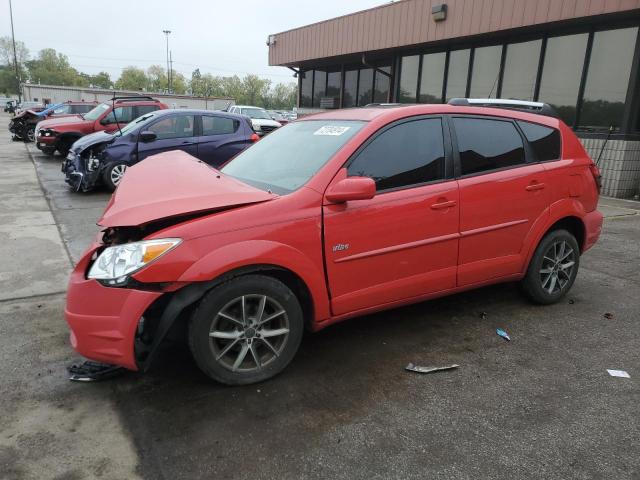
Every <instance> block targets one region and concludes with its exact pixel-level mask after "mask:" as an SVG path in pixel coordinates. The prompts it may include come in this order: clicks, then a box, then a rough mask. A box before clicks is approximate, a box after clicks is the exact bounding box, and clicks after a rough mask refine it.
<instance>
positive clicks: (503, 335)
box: [496, 328, 511, 342]
mask: <svg viewBox="0 0 640 480" xmlns="http://www.w3.org/2000/svg"><path fill="white" fill-rule="evenodd" d="M496 333H497V334H498V336H500V337H502V338H504V339H505V340H506V341H507V342H510V341H511V337H510V336H509V334H508V333H507V332H505V331H504V330H503V329H501V328H496Z"/></svg>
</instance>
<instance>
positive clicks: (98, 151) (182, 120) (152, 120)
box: [62, 109, 259, 192]
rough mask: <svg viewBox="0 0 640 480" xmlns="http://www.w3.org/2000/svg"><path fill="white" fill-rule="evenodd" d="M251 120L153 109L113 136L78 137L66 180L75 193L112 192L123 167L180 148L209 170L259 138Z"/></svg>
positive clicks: (69, 157)
mask: <svg viewBox="0 0 640 480" xmlns="http://www.w3.org/2000/svg"><path fill="white" fill-rule="evenodd" d="M258 138H259V137H258V136H257V135H256V133H255V132H254V131H253V128H252V127H251V120H250V119H249V118H248V117H245V116H242V115H234V114H231V113H226V112H218V111H215V112H214V111H210V110H182V109H179V110H175V109H173V110H157V111H154V112H151V113H148V114H145V115H142V116H141V117H138V118H136V119H135V120H133V121H131V122H130V123H129V124H127V125H126V126H125V127H123V128H122V129H121V130H119V131H118V130H116V131H115V132H113V133H106V132H96V133H92V134H90V135H86V136H84V137H82V138H80V139H78V140H77V141H76V142H75V143H74V144H73V145H72V146H71V149H70V150H69V154H68V155H67V157H66V159H65V160H64V162H63V164H62V172H63V173H64V174H65V176H66V178H65V181H66V182H67V183H68V184H69V185H70V186H71V187H72V188H73V189H75V190H76V191H83V192H86V191H89V190H91V189H93V188H94V187H95V186H96V185H99V184H103V185H105V186H106V187H107V188H108V189H109V190H112V191H113V190H115V188H116V187H117V186H118V184H119V183H120V180H121V179H122V176H123V175H124V172H125V170H126V169H127V167H130V166H131V165H134V164H136V163H138V162H140V161H142V160H144V159H145V158H147V157H149V156H151V155H155V154H157V153H161V152H166V151H170V150H183V151H185V152H187V153H189V154H191V155H193V156H194V157H196V158H199V159H200V160H202V161H203V162H205V163H208V164H209V165H211V166H213V167H220V166H221V165H222V164H224V163H225V162H227V161H228V160H229V159H230V158H232V157H234V156H235V155H237V154H238V153H240V152H241V151H242V150H244V149H245V148H247V147H248V146H250V145H251V144H252V143H253V142H255V141H257V140H258Z"/></svg>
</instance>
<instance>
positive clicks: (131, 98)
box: [109, 95, 158, 102]
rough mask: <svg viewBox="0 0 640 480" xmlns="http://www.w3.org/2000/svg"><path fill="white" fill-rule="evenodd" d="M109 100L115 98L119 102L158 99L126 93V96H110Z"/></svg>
mask: <svg viewBox="0 0 640 480" xmlns="http://www.w3.org/2000/svg"><path fill="white" fill-rule="evenodd" d="M109 100H116V101H121V102H136V101H139V100H151V101H153V102H157V101H158V100H156V99H155V98H153V97H150V96H149V95H128V96H122V97H111V98H110V99H109Z"/></svg>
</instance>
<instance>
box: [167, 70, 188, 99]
mask: <svg viewBox="0 0 640 480" xmlns="http://www.w3.org/2000/svg"><path fill="white" fill-rule="evenodd" d="M187 84H188V82H187V79H186V78H185V76H184V75H183V74H181V73H180V72H176V71H174V72H173V73H172V75H171V90H173V93H175V94H177V95H184V94H185V93H186V92H187Z"/></svg>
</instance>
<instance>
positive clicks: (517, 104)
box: [449, 98, 558, 118]
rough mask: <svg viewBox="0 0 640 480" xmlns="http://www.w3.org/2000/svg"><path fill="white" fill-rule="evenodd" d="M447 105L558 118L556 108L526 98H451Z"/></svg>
mask: <svg viewBox="0 0 640 480" xmlns="http://www.w3.org/2000/svg"><path fill="white" fill-rule="evenodd" d="M449 105H457V106H464V107H494V108H506V109H509V110H520V111H523V112H529V113H537V114H539V115H545V116H547V117H555V118H558V113H557V112H556V110H555V109H554V108H553V107H552V106H551V105H549V104H548V103H543V102H529V101H526V100H509V99H506V98H452V99H451V100H449Z"/></svg>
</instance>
